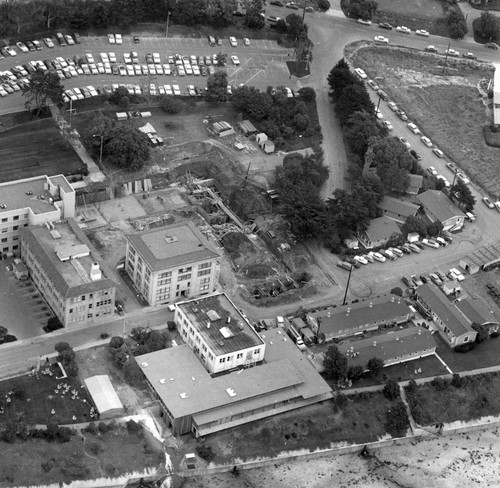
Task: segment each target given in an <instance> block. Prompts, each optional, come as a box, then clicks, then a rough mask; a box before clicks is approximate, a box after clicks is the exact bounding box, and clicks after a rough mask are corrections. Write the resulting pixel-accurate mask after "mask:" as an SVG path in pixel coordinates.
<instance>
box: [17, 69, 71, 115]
mask: <svg viewBox="0 0 500 488" xmlns="http://www.w3.org/2000/svg"><path fill="white" fill-rule="evenodd" d="M22 90H23V96H24V97H25V98H26V99H27V100H26V103H25V106H26V108H27V109H28V110H33V111H34V114H35V116H36V117H38V116H39V115H40V112H41V111H42V109H43V108H44V107H46V106H47V105H48V103H49V102H52V103H54V104H55V105H59V106H60V105H62V103H63V86H62V85H61V80H60V79H59V77H58V76H57V73H55V72H52V71H45V72H44V71H42V70H40V69H38V70H36V71H35V72H34V73H33V74H32V75H31V76H30V82H29V84H26V85H25V86H23V89H22Z"/></svg>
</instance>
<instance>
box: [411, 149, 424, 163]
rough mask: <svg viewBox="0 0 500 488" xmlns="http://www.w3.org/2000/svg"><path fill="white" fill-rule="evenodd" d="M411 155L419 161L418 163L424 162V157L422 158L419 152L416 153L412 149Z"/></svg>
mask: <svg viewBox="0 0 500 488" xmlns="http://www.w3.org/2000/svg"><path fill="white" fill-rule="evenodd" d="M410 154H411V155H412V156H413V157H414V158H415V159H416V160H417V161H421V160H422V156H420V154H418V153H417V151H415V149H410Z"/></svg>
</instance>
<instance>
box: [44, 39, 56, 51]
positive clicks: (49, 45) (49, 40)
mask: <svg viewBox="0 0 500 488" xmlns="http://www.w3.org/2000/svg"><path fill="white" fill-rule="evenodd" d="M43 42H45V44H46V45H47V47H49V48H52V47H54V43H53V42H52V39H51V38H50V37H44V38H43Z"/></svg>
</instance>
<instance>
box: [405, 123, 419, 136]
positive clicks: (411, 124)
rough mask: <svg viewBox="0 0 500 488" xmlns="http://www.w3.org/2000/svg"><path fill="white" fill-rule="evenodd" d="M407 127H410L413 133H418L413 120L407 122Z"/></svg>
mask: <svg viewBox="0 0 500 488" xmlns="http://www.w3.org/2000/svg"><path fill="white" fill-rule="evenodd" d="M408 129H410V130H411V131H412V132H413V133H414V134H420V129H419V128H418V127H417V126H416V125H415V124H414V123H413V122H410V123H409V124H408Z"/></svg>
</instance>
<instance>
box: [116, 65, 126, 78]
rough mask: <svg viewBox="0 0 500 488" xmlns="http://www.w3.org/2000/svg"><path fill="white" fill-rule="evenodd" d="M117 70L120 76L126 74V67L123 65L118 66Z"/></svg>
mask: <svg viewBox="0 0 500 488" xmlns="http://www.w3.org/2000/svg"><path fill="white" fill-rule="evenodd" d="M118 72H119V73H120V76H127V69H126V68H125V66H122V65H120V66H118Z"/></svg>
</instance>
